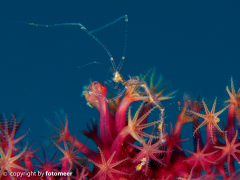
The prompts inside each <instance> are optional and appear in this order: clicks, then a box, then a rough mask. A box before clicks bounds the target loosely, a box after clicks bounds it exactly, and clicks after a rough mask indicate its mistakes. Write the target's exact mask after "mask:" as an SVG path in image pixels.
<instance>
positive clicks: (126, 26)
mask: <svg viewBox="0 0 240 180" xmlns="http://www.w3.org/2000/svg"><path fill="white" fill-rule="evenodd" d="M124 17H125V42H124V47H123V55H122V58H121V61H120V63H119V65H118V67H117V71H118V72H120V70H121V68H122V65H123V62H124V60H125V55H126V51H127V45H128V16H127V15H125V16H124Z"/></svg>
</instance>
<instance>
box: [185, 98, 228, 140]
mask: <svg viewBox="0 0 240 180" xmlns="http://www.w3.org/2000/svg"><path fill="white" fill-rule="evenodd" d="M216 101H217V99H215V101H214V103H213V106H212V110H211V111H209V110H208V108H207V105H206V103H205V102H204V100H202V103H203V106H204V109H205V112H206V114H200V113H197V112H194V111H189V112H191V113H192V114H194V115H196V116H199V117H201V118H203V119H204V121H203V122H202V123H201V124H200V125H199V126H198V127H197V128H196V129H195V130H194V132H193V135H194V134H195V133H196V132H197V131H198V130H199V129H200V128H201V127H203V126H204V125H206V124H207V142H208V141H209V139H211V140H212V142H213V143H216V140H217V139H216V135H215V133H214V129H215V128H216V129H217V130H218V131H219V132H221V133H223V132H224V131H222V130H221V129H220V127H219V126H218V124H217V123H218V122H219V121H220V119H219V118H218V116H219V115H220V114H221V113H223V111H225V110H226V109H227V108H228V107H229V106H226V107H224V108H223V109H222V110H220V111H218V112H216V113H215V106H216ZM209 135H210V137H209Z"/></svg>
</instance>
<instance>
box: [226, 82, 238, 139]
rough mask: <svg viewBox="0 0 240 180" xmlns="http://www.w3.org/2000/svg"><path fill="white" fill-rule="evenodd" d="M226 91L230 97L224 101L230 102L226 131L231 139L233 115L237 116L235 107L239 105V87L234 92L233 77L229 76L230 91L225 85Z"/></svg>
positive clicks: (233, 127) (233, 128)
mask: <svg viewBox="0 0 240 180" xmlns="http://www.w3.org/2000/svg"><path fill="white" fill-rule="evenodd" d="M226 90H227V93H228V95H229V97H230V99H229V100H227V101H225V102H226V103H230V106H229V110H228V121H227V131H228V134H227V136H228V139H229V140H230V141H231V140H232V139H233V137H234V131H235V128H236V126H235V116H236V117H237V114H236V113H237V109H238V108H239V107H240V89H239V90H238V92H237V93H236V92H235V89H234V84H233V79H232V78H231V91H232V92H230V90H229V88H228V86H227V87H226Z"/></svg>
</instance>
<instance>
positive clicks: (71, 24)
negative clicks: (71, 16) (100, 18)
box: [19, 15, 128, 72]
mask: <svg viewBox="0 0 240 180" xmlns="http://www.w3.org/2000/svg"><path fill="white" fill-rule="evenodd" d="M123 18H124V19H125V43H124V50H123V56H122V59H121V62H120V64H119V66H118V68H116V64H115V62H114V59H113V56H112V54H111V52H110V51H109V49H108V48H107V47H106V46H105V45H104V44H103V43H102V42H101V41H100V40H99V39H98V38H97V37H96V36H95V35H93V33H95V32H97V31H100V30H102V29H104V28H106V27H108V26H111V25H113V24H115V23H116V22H118V21H120V20H121V19H123ZM127 22H128V16H127V15H124V16H121V17H119V18H118V19H116V20H114V21H112V22H110V23H108V24H106V25H104V26H102V27H100V28H98V29H95V30H92V31H89V30H87V29H86V27H85V26H83V25H82V24H81V23H60V24H36V23H24V24H28V25H32V26H40V27H56V26H79V27H80V28H81V29H82V30H83V31H84V32H85V33H87V34H88V35H89V36H91V37H92V38H93V39H94V40H95V41H97V43H98V44H100V45H101V46H102V47H103V49H104V50H105V51H106V52H107V54H108V56H109V58H110V61H111V64H112V69H113V71H114V72H116V71H117V69H121V67H122V64H123V62H124V59H125V54H126V49H127V40H128V38H127V37H128V36H127V34H128V31H127ZM19 23H23V22H19ZM90 64H91V63H90ZM92 64H94V63H92ZM97 64H100V63H97Z"/></svg>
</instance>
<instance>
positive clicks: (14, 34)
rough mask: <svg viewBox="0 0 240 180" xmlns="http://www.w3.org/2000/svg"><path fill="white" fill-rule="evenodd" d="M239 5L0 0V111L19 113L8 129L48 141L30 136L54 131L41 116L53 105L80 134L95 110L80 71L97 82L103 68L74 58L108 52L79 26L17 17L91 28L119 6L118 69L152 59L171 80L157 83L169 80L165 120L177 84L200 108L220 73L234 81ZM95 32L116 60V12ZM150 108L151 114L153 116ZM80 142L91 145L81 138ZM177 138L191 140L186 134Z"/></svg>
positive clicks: (224, 80) (221, 88) (221, 91)
mask: <svg viewBox="0 0 240 180" xmlns="http://www.w3.org/2000/svg"><path fill="white" fill-rule="evenodd" d="M239 9H240V2H239V1H231V2H230V1H228V2H227V1H162V0H158V1H156V0H155V1H135V0H134V1H126V0H123V1H91V0H82V1H71V2H64V1H61V2H60V1H1V2H0V32H1V33H0V69H1V72H0V111H1V112H2V113H6V114H7V115H10V113H12V112H16V114H17V115H18V117H22V118H23V120H24V122H23V124H22V126H21V128H20V129H19V132H18V136H20V135H22V134H23V133H26V132H27V131H28V129H29V128H30V132H29V133H28V135H27V136H26V137H25V138H24V145H26V143H27V142H28V143H30V142H31V141H32V140H33V139H35V141H36V142H35V144H34V147H35V148H36V147H38V146H39V145H40V144H43V145H44V146H46V145H48V144H49V143H50V142H49V141H47V140H45V139H41V138H40V136H49V135H55V133H54V131H53V130H52V129H51V128H50V127H49V126H48V125H47V124H46V123H45V120H44V118H45V119H48V120H49V121H51V122H53V123H55V125H57V124H56V122H55V120H54V119H55V115H54V112H62V111H63V110H64V111H65V112H66V113H67V114H68V117H69V129H70V132H71V133H72V134H76V136H77V138H78V139H79V140H80V141H81V142H83V143H87V142H88V140H87V139H86V138H85V137H84V136H83V135H82V134H81V133H80V132H79V130H80V131H81V130H84V129H86V123H88V122H89V119H90V118H91V117H96V118H97V119H98V117H99V114H98V112H97V110H96V109H91V108H90V107H89V106H87V105H86V101H85V99H84V98H83V97H81V92H82V87H83V86H84V85H86V84H88V83H89V79H90V78H91V80H94V81H95V80H96V81H99V82H102V83H103V82H104V81H105V80H106V76H107V69H106V68H104V67H101V66H98V65H92V66H87V67H84V68H81V69H79V68H77V67H78V66H80V65H84V64H87V63H89V62H92V61H100V62H102V63H104V64H107V65H109V66H110V61H109V57H108V56H107V54H106V52H105V51H104V50H103V48H102V47H101V46H100V45H99V44H97V43H96V42H95V41H94V40H93V39H92V38H91V37H89V36H88V35H86V34H85V33H84V32H83V31H81V30H80V28H79V27H73V26H62V27H53V28H44V27H35V26H29V25H25V24H21V23H19V22H28V23H30V22H34V23H43V24H47V23H49V24H51V23H63V22H81V23H82V24H83V25H85V27H86V28H88V29H89V30H93V29H96V28H99V27H101V26H103V25H105V24H107V23H109V22H111V21H113V20H114V19H117V18H118V17H120V16H122V15H124V14H128V16H129V28H128V31H129V39H128V48H127V54H126V60H125V63H124V65H123V68H122V70H121V73H122V74H123V75H124V77H126V78H127V77H128V75H131V76H134V75H139V74H140V73H144V72H146V71H147V70H149V69H150V68H152V67H156V68H157V74H162V75H163V77H164V82H171V84H170V86H169V88H168V89H167V91H168V92H170V91H173V90H176V89H178V93H177V96H176V98H175V99H173V100H170V101H166V102H163V105H164V106H165V107H166V116H167V119H166V123H167V124H170V122H172V123H173V124H174V123H175V121H176V118H177V115H178V113H179V110H178V106H177V103H176V102H178V101H182V99H183V94H184V92H187V93H190V94H191V96H193V97H196V96H197V95H198V94H199V93H200V94H201V97H204V98H205V99H206V100H207V102H208V103H209V108H211V106H212V103H213V101H214V99H215V97H218V101H217V107H216V110H220V109H221V108H223V107H224V104H223V102H224V100H226V99H227V98H228V95H227V92H226V86H227V85H228V86H229V85H230V77H233V79H234V82H235V85H236V88H237V89H238V88H239V87H240V76H239V75H240V73H239V69H240V51H239V50H240V33H239V31H240V10H239ZM95 35H96V36H97V37H98V38H99V39H100V40H101V41H102V42H103V43H104V44H105V45H106V46H107V47H108V48H109V50H110V51H111V53H112V54H113V56H114V58H115V61H116V63H117V64H118V63H119V61H120V58H121V55H122V50H123V43H124V22H123V21H120V22H118V23H117V24H115V25H112V26H111V27H108V28H106V29H104V30H102V31H100V32H97V33H96V34H95ZM226 117H227V113H226V112H225V113H223V114H222V115H221V119H222V122H223V123H225V124H226ZM152 118H155V120H157V116H156V117H153V116H152ZM167 128H169V126H168V127H167ZM191 132H192V129H191V125H189V126H188V125H185V126H184V131H183V132H182V137H183V138H188V137H189V138H192V133H191ZM203 132H204V131H203ZM88 144H89V146H90V147H94V146H93V144H92V143H91V141H90V142H88ZM94 148H95V147H94ZM184 148H187V149H190V150H193V145H192V140H190V141H188V142H185V143H184ZM39 153H40V154H41V152H39ZM48 153H49V152H48ZM50 154H52V152H50ZM50 156H51V155H50Z"/></svg>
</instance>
